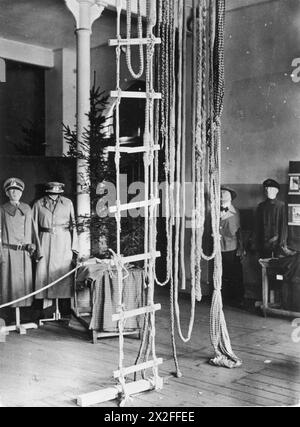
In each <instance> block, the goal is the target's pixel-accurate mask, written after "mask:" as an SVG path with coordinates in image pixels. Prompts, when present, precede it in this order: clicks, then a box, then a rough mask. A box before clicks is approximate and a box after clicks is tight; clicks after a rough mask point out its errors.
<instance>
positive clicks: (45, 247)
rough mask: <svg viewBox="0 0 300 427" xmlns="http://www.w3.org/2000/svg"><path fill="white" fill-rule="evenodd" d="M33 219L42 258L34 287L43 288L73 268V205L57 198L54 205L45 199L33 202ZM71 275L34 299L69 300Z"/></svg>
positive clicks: (61, 198) (74, 230)
mask: <svg viewBox="0 0 300 427" xmlns="http://www.w3.org/2000/svg"><path fill="white" fill-rule="evenodd" d="M33 217H34V222H35V224H36V227H37V229H38V231H39V238H40V242H41V250H42V253H43V258H42V260H41V261H40V262H39V264H38V266H37V269H36V283H35V287H36V290H37V289H41V288H42V287H44V286H46V285H48V284H50V283H52V282H53V281H55V280H57V279H59V278H60V277H62V276H64V275H65V274H66V273H68V272H69V271H70V270H71V269H72V258H73V252H76V253H77V252H78V239H77V231H76V224H75V214H74V206H73V203H72V201H71V200H70V199H67V198H66V197H63V196H59V197H58V199H57V201H56V202H55V203H53V202H52V199H50V198H49V197H48V196H45V197H43V198H41V199H39V200H38V201H37V202H35V204H34V206H33ZM73 281H74V276H73V275H71V276H69V277H67V278H66V279H64V280H63V281H61V282H59V283H58V284H57V285H55V286H54V287H52V288H50V289H48V290H46V291H45V292H42V293H40V294H38V295H37V297H36V298H37V299H41V298H48V299H56V298H61V299H64V298H71V297H72V295H73V289H74V286H73Z"/></svg>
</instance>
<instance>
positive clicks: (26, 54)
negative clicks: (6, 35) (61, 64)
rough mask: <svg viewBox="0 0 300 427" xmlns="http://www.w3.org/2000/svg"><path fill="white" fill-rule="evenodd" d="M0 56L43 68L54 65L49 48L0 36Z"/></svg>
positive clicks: (52, 55) (52, 54)
mask: <svg viewBox="0 0 300 427" xmlns="http://www.w3.org/2000/svg"><path fill="white" fill-rule="evenodd" d="M0 57H1V58H3V59H9V60H11V61H18V62H23V63H24V64H31V65H37V66H39V67H44V68H53V67H54V53H53V51H52V50H51V49H46V48H44V47H40V46H33V45H30V44H26V43H20V42H15V41H13V40H7V39H2V38H0Z"/></svg>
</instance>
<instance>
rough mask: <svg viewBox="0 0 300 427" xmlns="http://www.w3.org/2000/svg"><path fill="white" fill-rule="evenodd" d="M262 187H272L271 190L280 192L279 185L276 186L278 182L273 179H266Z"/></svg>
mask: <svg viewBox="0 0 300 427" xmlns="http://www.w3.org/2000/svg"><path fill="white" fill-rule="evenodd" d="M263 186H264V188H267V187H272V188H278V190H280V184H278V182H277V181H275V180H274V179H270V178H268V179H266V180H265V181H264V182H263Z"/></svg>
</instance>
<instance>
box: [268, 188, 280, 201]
mask: <svg viewBox="0 0 300 427" xmlns="http://www.w3.org/2000/svg"><path fill="white" fill-rule="evenodd" d="M265 193H266V196H267V198H268V199H270V200H275V199H276V197H277V194H278V193H279V190H278V188H276V187H265Z"/></svg>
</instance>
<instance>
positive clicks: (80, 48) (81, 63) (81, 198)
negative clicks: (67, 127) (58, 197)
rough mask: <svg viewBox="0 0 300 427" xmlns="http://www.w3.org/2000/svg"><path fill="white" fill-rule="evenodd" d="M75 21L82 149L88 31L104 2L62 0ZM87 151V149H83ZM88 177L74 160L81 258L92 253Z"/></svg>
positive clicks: (88, 65)
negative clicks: (87, 221)
mask: <svg viewBox="0 0 300 427" xmlns="http://www.w3.org/2000/svg"><path fill="white" fill-rule="evenodd" d="M65 2H66V5H67V7H68V8H69V10H70V11H71V12H72V14H73V16H74V18H75V21H76V41H77V43H76V49H77V84H76V92H77V93H76V98H77V102H76V107H77V108H76V111H77V123H76V124H77V138H78V150H79V151H82V152H84V147H83V146H82V145H81V143H80V141H83V135H84V133H85V129H88V128H89V120H88V116H87V114H88V113H89V111H90V86H91V82H90V74H91V33H92V25H93V23H94V21H95V20H96V19H97V18H99V17H100V16H101V14H102V12H103V10H104V8H105V6H106V3H104V2H102V1H97V2H96V0H65ZM86 153H87V152H86ZM89 186H90V177H89V174H88V162H87V161H86V160H85V159H83V160H78V161H77V217H78V221H79V225H80V227H81V228H82V229H83V232H82V233H80V235H79V250H80V257H83V258H88V257H89V256H90V254H91V239H90V230H89V227H88V225H87V224H86V220H89V219H90V218H91V206H90V194H89Z"/></svg>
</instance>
